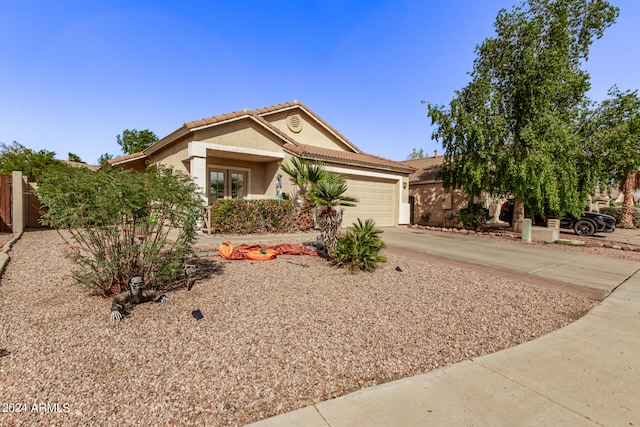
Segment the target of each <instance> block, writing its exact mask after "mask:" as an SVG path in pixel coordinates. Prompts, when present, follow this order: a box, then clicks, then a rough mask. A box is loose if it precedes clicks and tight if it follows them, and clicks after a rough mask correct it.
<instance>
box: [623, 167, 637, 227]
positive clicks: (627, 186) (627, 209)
mask: <svg viewBox="0 0 640 427" xmlns="http://www.w3.org/2000/svg"><path fill="white" fill-rule="evenodd" d="M639 187H640V171H637V172H630V173H628V174H627V177H626V178H625V180H624V181H623V182H622V184H621V185H620V191H622V193H623V194H624V198H623V200H622V210H621V211H620V226H621V227H622V228H635V225H634V222H633V193H634V191H635V190H636V188H639Z"/></svg>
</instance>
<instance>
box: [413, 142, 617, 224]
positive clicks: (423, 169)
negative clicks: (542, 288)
mask: <svg viewBox="0 0 640 427" xmlns="http://www.w3.org/2000/svg"><path fill="white" fill-rule="evenodd" d="M443 162H444V156H438V155H437V152H436V153H435V155H434V157H425V158H422V159H414V160H404V161H402V162H400V163H402V164H404V165H407V166H410V167H412V168H414V169H415V171H414V172H413V173H411V174H410V175H409V203H410V223H411V224H416V225H429V226H434V227H457V226H459V224H458V223H457V221H456V220H455V218H456V214H457V213H458V211H459V210H460V209H462V208H466V207H467V206H468V204H469V196H468V195H467V194H466V193H465V192H464V191H462V190H450V191H445V189H444V186H443V184H442V181H441V180H440V179H439V178H438V176H437V174H438V172H439V171H440V168H441V166H442V163H443ZM616 197H618V191H617V190H615V191H613V192H612V193H611V195H610V194H609V193H608V192H607V191H606V190H605V191H603V192H600V190H598V189H597V190H596V195H595V196H593V197H591V198H590V200H589V203H588V205H589V210H591V211H594V212H598V210H599V208H601V207H603V206H609V202H610V201H611V200H615V198H616ZM506 200H507V198H506V197H499V196H494V197H492V196H491V195H489V194H487V193H483V194H482V197H474V198H472V201H473V202H474V203H481V204H482V205H483V206H484V207H485V208H487V209H488V210H489V215H490V216H491V219H490V220H489V221H488V223H489V224H502V225H505V224H506V223H504V222H502V221H500V219H499V216H500V208H501V206H502V203H503V202H504V201H506Z"/></svg>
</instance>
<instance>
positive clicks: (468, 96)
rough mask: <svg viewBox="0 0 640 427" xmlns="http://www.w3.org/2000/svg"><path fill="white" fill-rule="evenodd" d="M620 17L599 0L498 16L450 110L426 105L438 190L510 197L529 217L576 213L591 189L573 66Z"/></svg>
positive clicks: (585, 82)
mask: <svg viewBox="0 0 640 427" xmlns="http://www.w3.org/2000/svg"><path fill="white" fill-rule="evenodd" d="M618 13H619V10H618V8H616V7H613V6H611V5H610V4H609V3H608V2H606V1H603V0H527V1H524V2H523V3H522V4H521V5H519V6H517V7H514V8H513V9H512V10H511V11H507V10H505V9H502V10H500V12H499V13H498V16H497V18H496V21H495V23H494V27H495V31H496V34H495V36H494V37H490V38H487V39H485V40H484V42H483V43H482V44H480V45H479V46H478V47H477V48H476V55H477V57H476V59H475V62H474V66H473V71H472V72H471V73H470V75H471V81H470V82H469V83H468V84H467V86H465V87H464V88H462V89H461V90H459V91H456V92H455V96H454V98H453V100H452V101H451V102H450V104H449V107H448V108H447V107H445V106H439V105H433V104H428V115H429V117H431V120H432V123H433V124H434V126H435V131H434V133H433V137H434V138H435V139H437V140H438V141H440V142H441V143H442V145H443V147H444V149H445V159H444V164H443V167H442V172H441V177H442V179H443V182H444V185H445V187H446V188H461V189H463V190H464V191H465V192H467V193H468V194H470V195H476V196H479V195H480V194H481V193H482V192H483V191H485V192H489V193H491V194H501V195H506V194H511V195H513V196H515V197H516V198H517V199H519V200H521V201H522V202H523V203H524V205H525V206H527V207H528V208H529V210H530V211H531V213H533V214H543V213H544V212H545V211H550V212H553V213H556V214H563V213H566V212H571V213H574V214H579V212H580V211H581V210H583V209H584V206H585V202H586V200H587V197H588V196H589V194H591V193H592V192H593V190H594V187H595V180H596V173H595V172H594V171H593V170H592V168H591V166H590V162H589V156H590V155H591V154H590V153H589V150H588V147H587V143H586V141H585V135H584V132H585V129H584V127H583V124H584V120H585V117H586V112H587V111H588V99H587V97H586V93H587V91H588V90H589V88H590V83H589V74H588V73H587V72H586V71H585V70H583V69H582V68H581V67H582V66H583V63H584V62H585V61H586V60H587V59H588V54H589V47H590V45H591V44H592V42H593V41H594V40H595V39H597V38H600V37H601V36H602V35H603V33H604V30H605V29H606V28H607V27H609V26H610V25H612V24H613V23H614V22H615V20H616V18H617V16H618Z"/></svg>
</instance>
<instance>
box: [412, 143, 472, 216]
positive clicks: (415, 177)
mask: <svg viewBox="0 0 640 427" xmlns="http://www.w3.org/2000/svg"><path fill="white" fill-rule="evenodd" d="M443 160H444V157H443V156H437V155H436V156H435V157H425V158H423V159H415V160H405V161H403V162H401V163H402V164H404V165H407V166H410V167H412V168H415V169H416V171H415V172H413V173H412V174H411V175H409V196H410V201H411V207H410V211H411V224H419V225H432V226H437V227H453V226H456V225H458V224H457V223H456V221H455V217H456V213H457V212H458V210H459V209H462V208H465V207H466V206H467V196H466V194H465V193H464V192H463V191H462V190H452V191H445V190H444V187H443V186H442V181H441V180H439V179H437V177H436V175H437V173H438V171H439V170H440V166H441V165H442V162H443Z"/></svg>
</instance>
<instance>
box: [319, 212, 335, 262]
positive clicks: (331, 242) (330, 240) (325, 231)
mask: <svg viewBox="0 0 640 427" xmlns="http://www.w3.org/2000/svg"><path fill="white" fill-rule="evenodd" d="M318 222H319V223H320V237H321V239H322V244H323V245H324V248H325V250H326V251H327V253H328V254H329V255H331V252H333V251H334V250H335V248H336V246H337V245H338V235H339V234H340V220H339V219H338V215H337V212H336V210H335V209H333V208H330V207H326V208H325V209H324V210H323V211H322V212H321V213H320V215H319V218H318Z"/></svg>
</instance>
